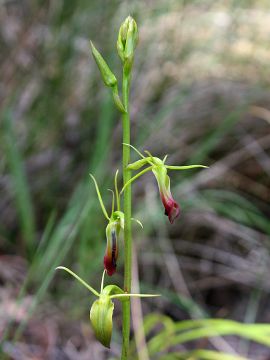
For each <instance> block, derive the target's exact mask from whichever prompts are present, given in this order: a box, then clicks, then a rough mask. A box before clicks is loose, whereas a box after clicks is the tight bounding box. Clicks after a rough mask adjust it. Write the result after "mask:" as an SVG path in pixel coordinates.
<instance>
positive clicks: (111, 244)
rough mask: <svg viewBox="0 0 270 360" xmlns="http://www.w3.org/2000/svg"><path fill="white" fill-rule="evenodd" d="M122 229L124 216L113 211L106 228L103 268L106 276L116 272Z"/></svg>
mask: <svg viewBox="0 0 270 360" xmlns="http://www.w3.org/2000/svg"><path fill="white" fill-rule="evenodd" d="M123 228H124V214H123V213H122V212H121V211H115V212H114V213H113V214H112V216H111V219H110V221H109V224H108V225H107V227H106V238H107V247H106V252H105V256H104V267H105V269H106V271H107V274H108V275H110V276H112V275H113V274H114V273H115V271H116V266H117V264H116V261H117V257H118V239H119V234H120V231H121V229H123Z"/></svg>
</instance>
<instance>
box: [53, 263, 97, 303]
mask: <svg viewBox="0 0 270 360" xmlns="http://www.w3.org/2000/svg"><path fill="white" fill-rule="evenodd" d="M55 270H65V271H66V272H68V273H69V274H70V275H72V276H73V277H75V279H77V280H78V281H79V282H80V283H81V284H82V285H83V286H85V287H86V288H87V289H88V290H89V291H91V292H92V293H93V294H94V295H96V296H98V297H99V293H98V292H97V291H96V290H95V289H93V288H92V287H91V286H90V285H88V284H87V283H86V282H85V281H84V280H83V279H81V278H80V277H79V276H78V275H77V274H75V273H74V272H73V271H71V270H70V269H68V268H66V267H64V266H57V268H56V269H55Z"/></svg>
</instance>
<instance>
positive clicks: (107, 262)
mask: <svg viewBox="0 0 270 360" xmlns="http://www.w3.org/2000/svg"><path fill="white" fill-rule="evenodd" d="M104 267H105V269H106V271H107V274H108V275H109V276H112V275H113V274H114V273H115V271H116V259H115V258H112V259H110V257H109V256H108V255H105V256H104Z"/></svg>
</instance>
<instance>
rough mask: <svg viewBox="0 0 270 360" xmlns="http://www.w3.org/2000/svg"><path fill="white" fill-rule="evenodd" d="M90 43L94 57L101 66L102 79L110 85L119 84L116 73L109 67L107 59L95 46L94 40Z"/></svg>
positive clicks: (99, 66)
mask: <svg viewBox="0 0 270 360" xmlns="http://www.w3.org/2000/svg"><path fill="white" fill-rule="evenodd" d="M90 44H91V51H92V54H93V57H94V59H95V62H96V64H97V66H98V68H99V71H100V74H101V76H102V80H103V81H104V84H105V85H106V86H108V87H115V86H117V79H116V77H115V75H114V73H113V72H112V71H111V69H110V68H109V66H108V64H107V63H106V61H105V60H104V59H103V57H102V55H101V54H100V52H99V51H98V50H97V49H96V48H95V46H94V44H93V43H92V41H90Z"/></svg>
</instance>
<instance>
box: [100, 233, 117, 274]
mask: <svg viewBox="0 0 270 360" xmlns="http://www.w3.org/2000/svg"><path fill="white" fill-rule="evenodd" d="M117 257H118V248H117V238H116V230H115V229H112V231H111V233H110V242H109V243H107V248H106V253H105V256H104V260H103V262H104V267H105V269H106V271H107V274H108V275H109V276H112V275H113V274H114V273H115V271H116V266H117V265H116V260H117Z"/></svg>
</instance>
